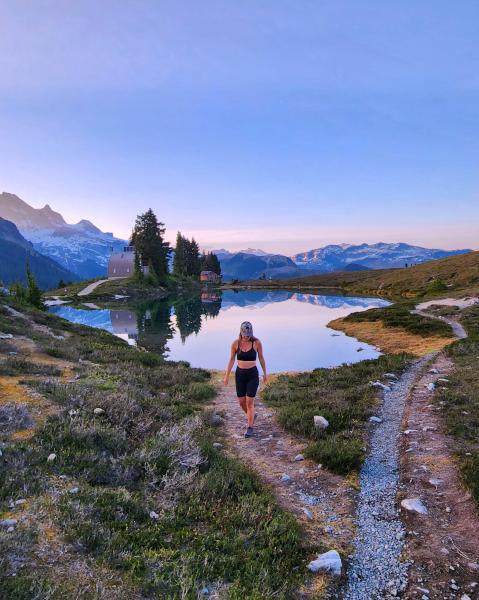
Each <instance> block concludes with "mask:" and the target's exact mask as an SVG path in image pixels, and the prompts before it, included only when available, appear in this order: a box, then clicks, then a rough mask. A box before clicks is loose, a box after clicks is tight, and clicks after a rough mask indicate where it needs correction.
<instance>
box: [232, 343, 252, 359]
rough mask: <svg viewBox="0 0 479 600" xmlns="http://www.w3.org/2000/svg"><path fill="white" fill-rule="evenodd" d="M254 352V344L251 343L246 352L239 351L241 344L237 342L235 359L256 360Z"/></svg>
mask: <svg viewBox="0 0 479 600" xmlns="http://www.w3.org/2000/svg"><path fill="white" fill-rule="evenodd" d="M256 354H257V352H256V350H255V349H254V342H251V348H250V349H249V350H247V351H246V352H245V351H244V350H241V342H238V349H237V350H236V358H237V359H238V360H256Z"/></svg>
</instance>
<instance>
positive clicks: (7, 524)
mask: <svg viewBox="0 0 479 600" xmlns="http://www.w3.org/2000/svg"><path fill="white" fill-rule="evenodd" d="M17 523H18V521H17V520H16V519H2V520H1V521H0V525H1V526H2V527H13V526H14V525H16V524H17Z"/></svg>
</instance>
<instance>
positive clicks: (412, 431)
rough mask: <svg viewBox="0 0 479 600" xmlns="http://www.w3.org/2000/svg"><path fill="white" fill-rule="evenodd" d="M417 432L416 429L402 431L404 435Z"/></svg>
mask: <svg viewBox="0 0 479 600" xmlns="http://www.w3.org/2000/svg"><path fill="white" fill-rule="evenodd" d="M417 432H418V430H417V429H405V430H404V431H403V433H404V435H411V433H417Z"/></svg>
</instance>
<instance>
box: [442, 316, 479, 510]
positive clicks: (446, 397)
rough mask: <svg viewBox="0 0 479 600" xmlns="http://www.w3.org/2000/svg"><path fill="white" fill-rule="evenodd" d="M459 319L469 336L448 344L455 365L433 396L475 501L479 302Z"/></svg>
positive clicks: (478, 489) (478, 482) (478, 484)
mask: <svg viewBox="0 0 479 600" xmlns="http://www.w3.org/2000/svg"><path fill="white" fill-rule="evenodd" d="M461 322H462V323H463V325H464V327H465V328H466V330H467V333H468V336H469V337H468V338H467V339H464V340H458V341H457V342H455V343H454V344H451V346H449V347H448V349H447V352H448V354H449V355H450V356H451V358H452V359H453V360H454V363H455V369H454V372H453V373H452V375H450V376H449V377H448V379H449V383H448V384H447V385H445V386H444V387H441V388H440V390H439V391H438V392H437V393H436V395H435V398H436V401H437V402H438V403H439V406H440V408H441V414H442V415H443V418H444V422H445V424H446V427H447V430H448V432H449V433H450V434H451V435H452V436H454V438H455V441H456V444H455V446H456V448H457V456H458V461H459V464H460V466H461V471H462V475H463V479H464V482H465V484H466V485H467V486H468V487H469V488H470V490H471V492H472V494H473V495H474V498H475V500H476V502H477V503H478V505H479V381H478V378H477V357H478V356H479V306H472V307H470V308H468V309H466V310H464V311H463V315H462V319H461Z"/></svg>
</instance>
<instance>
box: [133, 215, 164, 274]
mask: <svg viewBox="0 0 479 600" xmlns="http://www.w3.org/2000/svg"><path fill="white" fill-rule="evenodd" d="M164 235H165V226H164V224H163V223H160V222H159V221H158V219H157V218H156V215H155V213H154V212H153V211H152V210H151V208H150V209H148V210H147V211H146V212H145V213H143V214H141V215H138V217H137V218H136V222H135V227H134V229H133V233H132V234H131V239H130V243H131V244H132V245H133V246H135V248H136V251H137V252H139V254H140V256H141V262H142V264H143V265H144V264H148V265H149V263H150V261H151V263H152V265H153V268H154V272H155V274H156V276H157V278H158V281H159V282H160V283H163V282H164V281H165V280H166V275H167V273H168V255H169V253H170V247H169V244H168V242H165V241H164Z"/></svg>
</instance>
